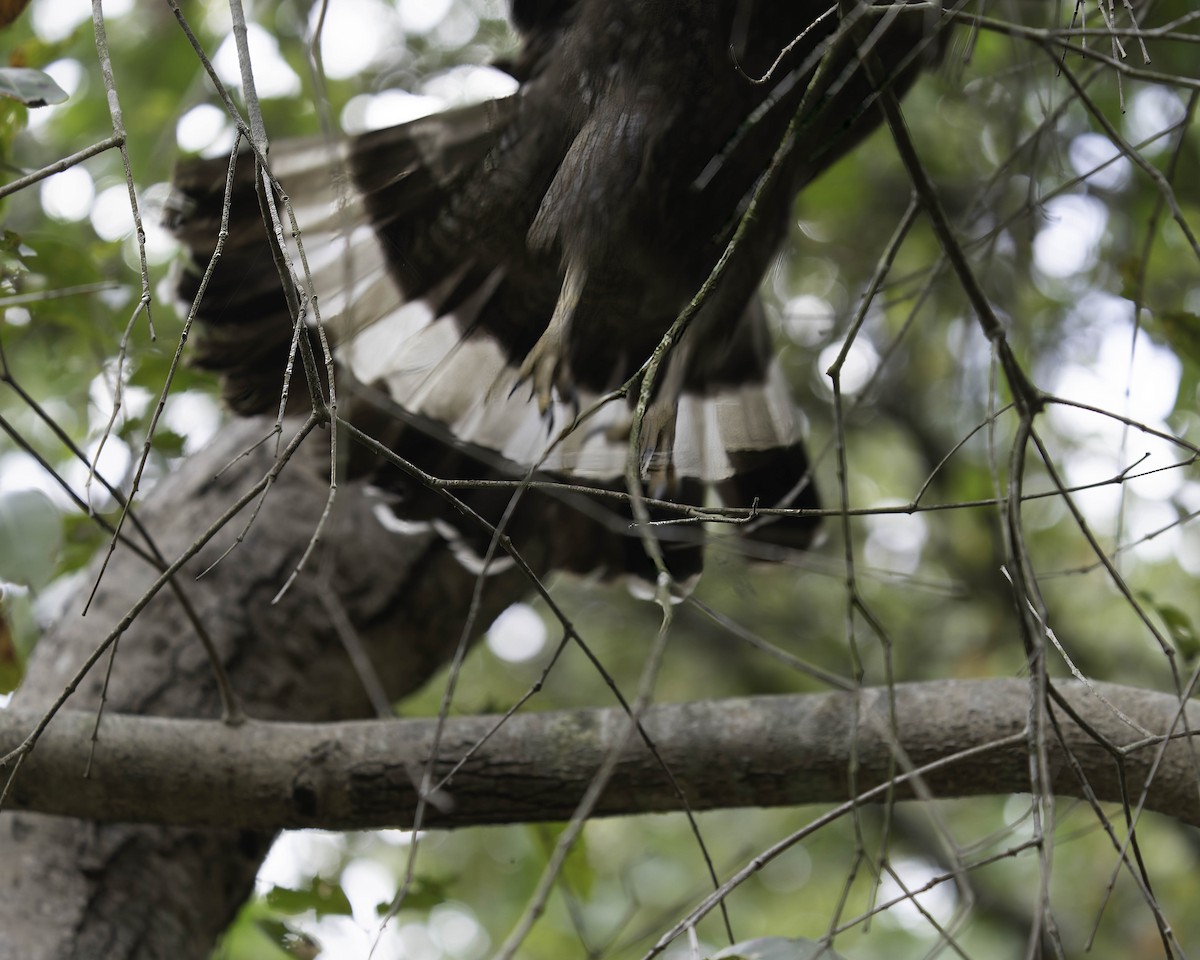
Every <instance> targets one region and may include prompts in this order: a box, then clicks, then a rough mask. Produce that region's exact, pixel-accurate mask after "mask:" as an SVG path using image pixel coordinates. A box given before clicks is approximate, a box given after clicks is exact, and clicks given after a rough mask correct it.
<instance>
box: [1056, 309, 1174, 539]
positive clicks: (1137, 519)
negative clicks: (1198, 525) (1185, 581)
mask: <svg viewBox="0 0 1200 960" xmlns="http://www.w3.org/2000/svg"><path fill="white" fill-rule="evenodd" d="M1123 303H1124V302H1123V301H1118V300H1117V298H1113V297H1105V296H1103V295H1099V294H1097V295H1093V296H1091V297H1088V298H1086V299H1085V301H1084V302H1082V303H1081V304H1080V307H1079V311H1080V312H1081V313H1083V314H1084V315H1086V316H1090V317H1093V318H1094V320H1095V325H1096V327H1097V328H1098V329H1097V331H1096V334H1097V336H1098V337H1099V338H1100V343H1099V348H1098V349H1097V351H1096V356H1095V359H1094V360H1093V361H1092V362H1090V363H1086V364H1085V363H1066V364H1064V365H1063V366H1062V367H1061V368H1059V370H1058V371H1057V373H1056V376H1055V377H1054V379H1053V381H1052V382H1051V383H1050V384H1049V389H1050V391H1051V392H1052V393H1054V394H1055V395H1057V396H1061V397H1063V398H1064V399H1067V400H1075V401H1078V402H1080V403H1086V404H1089V405H1090V406H1094V407H1098V408H1099V409H1101V410H1111V411H1112V412H1113V413H1117V414H1124V415H1127V416H1129V417H1130V418H1132V419H1133V420H1136V421H1138V422H1139V423H1144V424H1145V425H1146V426H1148V427H1150V428H1152V429H1155V430H1160V431H1162V432H1164V433H1168V434H1170V433H1171V432H1172V431H1171V429H1170V427H1168V426H1167V424H1166V423H1165V420H1166V418H1167V416H1168V415H1169V414H1170V413H1171V411H1172V410H1173V408H1174V404H1175V395H1176V392H1177V391H1178V389H1179V379H1180V376H1181V375H1182V365H1181V364H1180V362H1179V359H1178V358H1177V357H1176V356H1175V355H1174V354H1173V353H1172V352H1171V351H1170V350H1168V349H1166V348H1164V347H1160V346H1158V345H1157V344H1155V343H1154V342H1153V341H1152V340H1150V338H1149V337H1148V336H1146V335H1145V334H1144V333H1139V334H1138V336H1137V342H1136V348H1135V350H1134V355H1133V364H1132V367H1131V366H1130V346H1131V343H1132V337H1131V335H1130V328H1129V326H1128V323H1127V322H1126V323H1119V322H1118V323H1112V322H1108V323H1106V322H1105V319H1106V316H1107V317H1111V316H1114V315H1115V314H1116V310H1115V309H1114V308H1116V307H1119V305H1120V304H1123ZM1120 309H1121V311H1122V312H1127V311H1128V305H1127V304H1125V305H1124V306H1123V307H1121V308H1120ZM1126 385H1128V386H1129V397H1128V398H1126V396H1125V390H1126ZM1048 413H1049V417H1050V422H1051V423H1052V424H1053V426H1054V428H1055V430H1056V431H1057V432H1058V433H1059V435H1060V436H1063V437H1068V438H1071V440H1072V441H1073V442H1074V443H1075V444H1077V446H1078V449H1076V450H1073V451H1071V452H1069V453H1067V454H1065V455H1064V456H1062V457H1061V462H1060V467H1061V468H1062V469H1063V471H1064V474H1065V479H1066V482H1067V483H1068V484H1070V485H1071V486H1079V485H1084V484H1091V483H1097V482H1100V481H1104V480H1108V479H1111V478H1113V477H1115V476H1116V475H1117V474H1119V473H1121V472H1122V471H1124V470H1126V469H1128V468H1129V467H1130V466H1131V465H1132V464H1134V463H1135V462H1137V461H1138V460H1140V459H1141V458H1142V457H1143V456H1144V457H1145V459H1144V460H1142V461H1141V463H1138V465H1137V466H1136V467H1135V468H1134V469H1133V470H1132V471H1131V472H1132V473H1134V474H1138V473H1146V472H1147V471H1157V472H1153V473H1147V475H1146V476H1144V477H1135V478H1133V479H1130V480H1128V481H1127V483H1126V489H1127V491H1128V492H1130V493H1133V494H1135V497H1134V498H1133V499H1129V498H1126V500H1125V502H1124V506H1125V508H1126V513H1125V528H1126V532H1127V539H1128V538H1129V537H1136V536H1141V535H1144V534H1146V533H1149V532H1150V531H1151V530H1153V529H1156V528H1158V527H1160V526H1165V525H1166V524H1167V523H1168V522H1169V518H1166V519H1164V517H1165V514H1162V510H1168V508H1167V507H1166V506H1165V502H1166V501H1168V500H1169V499H1170V498H1172V497H1174V496H1177V495H1178V494H1179V493H1180V492H1181V491H1182V490H1183V488H1184V484H1185V483H1186V482H1187V477H1186V475H1185V472H1184V471H1183V470H1177V469H1165V470H1163V469H1158V468H1162V467H1169V466H1171V465H1172V464H1174V463H1177V462H1179V461H1181V460H1183V459H1184V451H1183V450H1181V449H1180V448H1179V447H1176V446H1175V445H1174V444H1172V443H1170V442H1169V441H1166V440H1162V439H1160V438H1158V437H1155V436H1152V435H1150V434H1147V433H1145V432H1143V431H1141V430H1138V429H1136V428H1132V427H1131V428H1126V427H1125V425H1124V424H1123V423H1122V422H1121V421H1118V420H1116V419H1114V418H1112V417H1106V416H1102V415H1100V414H1096V413H1091V412H1089V411H1086V410H1080V409H1078V408H1075V407H1066V406H1062V405H1061V404H1052V405H1051V406H1050V407H1049V411H1048ZM1076 499H1077V502H1078V503H1079V505H1080V508H1081V509H1082V510H1083V511H1084V514H1085V516H1086V517H1087V519H1088V521H1089V523H1091V524H1093V525H1094V526H1096V527H1097V528H1099V529H1100V530H1102V531H1104V532H1107V531H1109V530H1111V529H1112V528H1113V524H1114V523H1115V521H1116V516H1117V511H1118V509H1120V507H1121V505H1122V499H1121V489H1120V487H1118V485H1117V484H1115V483H1114V484H1111V485H1109V486H1105V487H1101V488H1098V489H1096V490H1090V491H1087V492H1086V493H1079V494H1077V495H1076ZM1168 512H1169V510H1168ZM1172 542H1173V541H1172V539H1171V538H1170V537H1167V536H1163V537H1158V538H1156V540H1155V541H1154V544H1153V546H1152V547H1150V546H1147V547H1145V548H1139V553H1138V555H1139V557H1143V558H1146V557H1148V556H1149V555H1150V554H1151V553H1156V551H1158V550H1160V549H1161V550H1166V549H1170V548H1171V543H1172Z"/></svg>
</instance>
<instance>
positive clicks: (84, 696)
mask: <svg viewBox="0 0 1200 960" xmlns="http://www.w3.org/2000/svg"><path fill="white" fill-rule="evenodd" d="M270 432H271V425H270V424H269V423H267V422H265V421H255V420H250V421H240V422H237V423H234V424H231V425H229V426H228V427H227V428H226V429H225V430H224V431H222V434H221V436H220V438H219V440H218V441H217V443H215V444H214V445H213V446H212V447H211V448H210V449H208V450H207V451H205V452H203V453H201V454H199V455H197V456H196V457H193V458H191V459H189V460H188V461H187V462H186V463H185V464H184V465H183V466H182V467H181V469H180V470H178V471H177V472H175V473H173V474H172V475H171V477H170V478H169V479H167V480H165V481H163V482H162V483H160V484H159V486H158V487H157V489H156V490H155V491H154V493H153V494H152V495H151V496H150V497H149V498H148V499H147V500H146V501H145V502H144V503H141V504H139V505H138V507H137V509H138V510H139V514H140V516H141V519H142V520H143V521H144V522H145V524H146V526H147V527H148V528H149V529H150V530H152V531H153V533H154V536H155V537H156V538H157V540H158V544H159V547H160V548H161V550H162V552H163V554H164V555H165V556H167V557H168V558H172V557H175V556H178V555H179V554H180V552H181V551H182V550H183V549H184V548H186V547H187V546H188V545H189V544H191V543H192V542H193V540H194V539H195V538H196V536H197V534H198V533H199V532H201V531H203V530H205V529H206V528H207V527H208V525H209V524H210V523H211V522H212V521H213V519H214V517H217V516H220V514H221V513H222V512H223V511H224V510H225V509H226V508H227V507H228V506H229V504H230V503H232V502H233V501H234V500H235V499H236V498H237V497H238V496H239V495H241V494H242V493H243V492H244V491H246V490H247V489H249V488H250V487H251V486H252V485H253V484H254V483H256V482H257V481H259V480H260V479H261V478H262V477H263V476H264V475H265V473H266V471H267V470H269V469H270V468H271V466H272V464H273V457H272V451H273V447H274V444H270V443H268V444H262V445H260V446H258V447H256V448H255V449H254V450H253V451H252V452H251V453H250V454H249V455H248V456H245V457H240V458H239V454H240V453H242V452H243V451H244V450H246V449H247V448H249V447H251V446H252V445H253V444H254V443H255V442H256V441H258V440H260V439H261V438H263V437H264V436H270ZM318 436H319V434H318ZM314 439H315V438H314ZM308 443H309V444H310V445H313V446H314V449H312V450H311V451H308V455H307V459H306V457H305V451H304V450H302V451H301V457H300V459H298V460H297V461H295V462H292V463H289V464H288V466H287V468H286V469H284V470H283V472H282V473H281V474H280V475H279V476H278V477H277V478H276V479H275V481H274V482H273V484H272V485H271V487H270V490H269V495H268V496H267V498H266V500H265V501H264V503H263V506H262V510H261V512H260V513H259V514H258V517H257V519H256V520H255V522H254V526H253V528H252V529H251V530H250V531H249V533H248V535H247V537H246V539H245V540H244V541H243V542H242V543H240V544H239V545H238V546H237V547H236V548H235V549H234V550H232V552H230V553H229V555H228V556H226V557H225V558H224V559H222V560H221V561H220V563H218V564H217V565H216V566H215V567H213V569H212V570H211V571H210V572H208V573H205V575H204V576H203V577H202V578H200V579H199V580H197V579H195V578H196V576H197V574H199V573H200V571H202V570H205V569H206V568H207V567H209V566H210V565H212V564H213V562H214V561H216V560H217V559H218V558H219V557H221V555H222V553H223V552H224V551H225V549H226V547H227V546H228V545H229V544H230V543H231V542H232V541H233V540H234V539H235V536H236V535H237V534H238V533H240V532H241V529H242V527H243V525H244V523H245V520H244V519H243V517H239V518H238V519H236V520H235V521H234V524H233V525H232V527H233V528H232V529H229V530H227V531H226V533H225V534H224V535H222V536H218V537H217V538H215V539H214V540H213V541H212V542H211V543H209V544H207V545H206V546H205V547H204V548H203V549H202V550H201V552H200V553H199V554H198V555H197V557H196V558H195V559H194V561H193V562H192V563H190V564H189V566H188V567H187V568H185V571H184V575H183V576H181V577H180V578H179V579H180V583H181V585H182V587H183V589H184V590H185V591H186V592H187V595H188V597H189V598H190V600H191V602H192V604H193V606H194V607H195V609H196V610H197V611H198V613H199V616H200V617H201V618H202V619H203V621H204V623H205V625H206V627H207V628H208V630H209V632H210V634H211V636H212V638H213V641H214V645H215V648H216V650H217V653H218V656H219V657H220V658H221V661H222V663H223V664H224V667H225V670H226V672H227V673H228V675H229V677H230V679H231V681H232V684H233V686H234V688H235V690H236V693H237V696H238V697H239V698H240V701H241V704H242V707H243V708H244V710H245V712H246V714H247V715H248V716H250V717H254V718H260V719H271V720H296V721H301V720H302V721H306V722H325V721H333V720H348V719H351V718H364V717H369V716H372V715H373V708H372V705H371V702H370V699H369V697H368V695H367V693H366V692H365V689H364V685H363V683H362V682H361V680H360V678H359V677H358V675H357V674H356V672H355V668H354V665H353V663H352V659H351V657H350V656H349V655H348V654H347V652H346V649H345V647H344V646H343V639H342V638H341V637H339V624H338V623H337V622H335V620H340V621H341V626H345V624H349V625H350V626H351V627H352V628H353V630H354V631H355V633H356V634H357V643H358V645H359V646H360V647H361V654H362V655H361V656H359V657H358V659H359V660H360V661H361V660H362V659H364V658H367V659H369V660H370V661H371V664H372V666H373V669H374V671H375V673H376V674H377V679H378V683H379V685H380V686H381V688H382V689H383V691H384V693H385V694H386V696H388V697H390V698H393V699H398V698H400V697H402V696H404V695H405V694H406V693H409V692H411V691H413V690H415V689H416V688H418V687H419V686H421V685H422V684H423V683H424V682H425V681H426V680H427V679H428V678H429V677H430V675H431V674H432V673H433V672H434V671H435V670H437V669H438V668H439V666H440V665H441V664H442V663H444V662H445V661H446V660H447V659H448V658H449V657H450V656H451V655H452V654H453V652H454V650H455V648H456V647H457V645H458V643H459V638H460V637H461V635H462V629H463V621H464V617H465V611H467V609H468V608H469V606H470V602H471V595H472V591H473V590H474V587H475V578H474V577H473V576H471V575H470V574H468V573H467V572H465V571H464V570H463V569H462V568H461V566H459V564H458V563H457V562H456V561H455V560H454V558H453V557H452V556H450V554H449V551H446V550H444V549H442V547H441V544H440V541H438V540H437V538H434V537H430V536H413V537H401V536H397V535H395V534H392V533H388V532H387V531H385V530H384V529H383V528H382V527H381V526H380V524H379V523H378V522H376V521H375V519H374V517H373V516H372V513H371V505H370V503H369V502H368V501H367V500H366V499H365V498H364V497H362V496H358V495H356V494H355V492H354V490H353V487H352V485H351V486H349V487H347V489H346V491H345V493H346V495H345V496H342V497H339V499H338V509H337V510H336V511H335V514H334V516H333V517H332V518H331V521H330V523H329V525H328V526H327V527H326V529H325V532H324V533H323V535H322V540H321V543H320V544H319V545H318V549H317V553H316V555H315V556H314V557H313V562H311V563H310V564H308V566H307V567H306V569H305V571H304V572H302V573H301V575H300V577H299V578H298V579H297V581H296V582H295V583H294V584H293V586H292V589H291V590H289V591H288V592H287V593H286V594H285V595H284V597H283V598H282V599H281V600H280V601H279V602H278V603H274V604H273V603H272V602H271V601H272V598H273V597H274V595H275V594H276V592H277V591H278V590H279V587H280V585H281V584H282V583H283V582H284V580H285V579H286V578H287V577H288V575H289V574H290V573H291V572H292V571H293V570H294V569H295V566H296V563H297V561H298V560H299V558H300V556H301V555H302V554H303V552H304V550H305V548H306V547H307V545H308V542H309V539H310V537H311V535H312V532H313V529H314V526H315V524H316V522H317V519H318V518H319V517H320V516H321V513H322V510H323V509H324V507H325V501H326V495H327V492H328V473H327V470H328V459H327V450H322V449H321V444H320V443H315V444H313V443H312V440H310V441H308ZM231 461H235V462H234V463H233V466H232V467H230V468H229V469H223V468H225V467H226V466H227V465H228V464H230V462H231ZM527 558H528V559H529V560H530V561H531V562H532V563H533V564H535V566H536V565H537V564H538V558H537V557H527ZM156 575H157V571H155V570H154V569H153V568H152V567H150V566H149V565H147V564H146V563H145V562H144V560H142V559H140V558H138V557H137V556H136V555H135V554H134V553H133V552H132V551H128V550H120V551H118V552H117V553H116V554H115V555H114V557H113V560H112V563H111V564H110V566H109V569H108V571H107V573H106V575H105V577H104V580H103V581H102V583H101V585H100V589H99V590H98V591H97V594H96V600H95V603H94V604H93V607H92V609H91V611H90V612H89V614H88V616H87V617H86V619H83V618H80V617H79V616H78V603H76V605H75V607H73V608H72V611H71V614H69V615H67V616H65V617H64V618H63V619H62V621H61V623H59V624H58V626H57V627H56V628H55V629H54V630H53V631H52V633H51V634H50V635H48V636H46V637H45V638H43V639H42V641H41V642H40V643H39V644H38V647H37V649H36V650H35V653H34V657H33V660H32V661H31V663H30V665H29V669H28V672H27V674H26V677H25V681H24V683H23V685H22V686H21V688H20V690H19V691H18V692H17V697H16V698H15V700H14V701H13V708H14V709H15V710H20V711H22V714H23V716H24V718H25V720H26V721H28V720H29V719H30V718H32V717H33V716H35V715H37V714H38V713H39V712H40V711H41V710H43V709H44V708H45V706H46V705H47V704H48V703H51V702H53V700H54V698H55V697H57V696H58V694H59V693H60V692H61V691H62V690H63V688H64V685H65V684H66V683H67V682H68V680H69V679H70V678H71V677H72V676H73V675H74V673H75V672H76V670H77V669H78V667H79V665H80V664H81V663H83V662H84V661H85V659H86V658H87V657H88V656H89V655H90V654H91V652H92V651H93V649H94V648H95V645H96V643H97V642H98V640H99V639H100V638H101V637H103V636H104V635H105V634H106V633H107V632H108V631H109V630H110V629H111V628H112V626H113V625H114V624H117V623H119V622H120V621H121V618H122V617H124V616H125V614H126V612H127V611H128V610H129V609H130V608H131V607H132V606H133V604H134V603H135V602H136V601H137V600H138V599H139V598H140V596H141V595H142V593H143V591H144V590H145V588H146V586H147V585H148V584H149V583H152V582H153V581H154V579H155V577H156ZM93 576H94V572H93ZM486 586H487V590H486V591H485V595H484V598H483V603H482V607H481V610H480V613H479V618H478V623H477V624H476V626H477V628H482V627H485V626H486V625H487V624H488V623H489V622H490V621H491V619H492V618H493V617H494V616H495V615H496V613H498V612H499V611H500V610H501V609H503V607H504V606H506V605H507V604H508V603H511V602H512V601H513V600H515V599H517V598H519V597H520V596H523V595H524V594H525V593H526V592H527V591H528V585H527V583H526V581H525V580H524V578H523V577H522V576H520V575H517V574H513V575H503V576H498V577H492V578H490V579H489V581H488V583H487V585H486ZM330 603H334V604H336V606H337V607H338V608H339V610H340V614H342V615H343V616H339V617H336V618H334V617H331V615H330ZM72 614H73V615H72ZM104 680H105V678H104V669H103V667H102V666H101V667H98V668H97V669H95V670H93V671H92V672H91V673H90V674H89V675H88V676H87V678H86V679H85V680H84V682H82V683H81V684H80V685H79V687H78V688H77V689H76V690H75V692H74V694H73V695H72V697H71V700H70V701H69V704H68V705H69V706H70V707H72V708H74V709H77V710H79V711H80V712H81V713H83V714H87V715H89V716H90V717H91V718H92V720H93V721H94V718H95V715H96V709H97V707H98V705H99V704H100V702H101V690H102V687H103V684H104ZM105 704H106V707H105V709H106V710H108V711H113V713H114V715H113V716H112V717H110V716H108V715H106V716H105V719H104V721H103V722H102V725H101V732H100V743H103V744H105V745H107V744H108V743H109V742H110V741H109V739H108V733H109V732H110V731H111V732H112V733H113V740H112V741H111V742H112V744H114V745H115V744H116V743H117V742H118V741H119V739H120V737H119V736H118V735H117V730H118V729H120V728H121V726H122V724H123V723H128V722H131V721H130V720H129V718H128V717H124V718H118V717H116V716H115V713H116V712H118V711H119V712H121V713H123V714H126V715H131V714H143V715H148V716H149V715H152V716H158V717H203V718H210V719H212V720H214V721H215V719H216V718H217V717H218V716H219V715H220V710H221V705H220V700H219V697H218V696H217V691H216V686H215V684H214V683H213V679H212V671H211V666H210V664H209V661H208V658H207V656H206V654H205V652H204V650H203V648H202V646H201V644H200V642H199V641H198V639H197V638H196V634H195V632H194V630H193V629H192V627H191V626H190V623H189V621H188V619H187V617H186V616H185V614H184V612H183V610H182V609H181V608H180V606H179V604H178V603H177V602H175V601H174V600H173V599H172V597H171V596H170V595H169V594H168V593H167V592H166V591H164V592H162V593H161V594H160V595H159V596H157V597H156V598H155V599H154V600H153V601H152V602H151V603H150V605H149V606H147V607H146V609H145V610H144V611H143V612H142V613H141V615H139V616H138V617H137V619H136V620H135V621H134V622H133V623H132V625H131V626H130V627H129V629H128V630H127V631H126V632H125V633H124V634H123V635H122V636H121V638H120V643H119V649H118V650H117V654H116V658H115V661H114V663H113V669H112V673H111V677H110V678H109V681H108V683H107V692H106V694H105ZM76 719H77V718H76ZM110 719H111V720H112V721H113V722H112V723H111V724H110V723H109V720H110ZM60 721H61V723H60ZM29 729H30V726H29V724H28V722H26V723H24V724H23V725H22V733H23V734H24V733H27V732H28V731H29ZM68 729H72V730H74V731H75V732H76V733H77V734H78V735H79V737H80V739H79V741H78V745H79V746H80V747H81V748H82V750H83V753H82V754H76V755H75V757H79V758H85V757H86V755H87V752H88V750H89V740H90V737H91V726H90V723H89V724H84V725H83V726H77V725H75V723H74V721H73V720H72V718H71V717H70V716H63V717H60V718H59V719H57V720H55V721H54V722H53V723H52V724H51V725H50V727H49V731H50V733H49V734H48V735H49V737H50V740H48V741H47V743H46V744H44V745H42V744H40V745H39V746H38V747H37V748H36V749H35V750H34V752H33V753H32V754H31V755H30V761H32V758H33V757H37V756H39V754H42V756H43V757H47V758H48V757H49V755H50V751H49V750H47V751H46V752H45V753H44V754H43V753H42V746H47V747H48V746H49V744H50V743H51V742H52V741H56V740H57V738H58V737H59V736H61V735H62V734H63V733H65V732H66V731H67V730H68ZM249 729H250V730H252V729H254V727H253V725H251V727H250V728H249ZM226 732H229V730H227V731H226ZM100 743H97V747H99V746H100ZM14 745H15V744H14ZM177 748H178V749H179V751H180V754H181V755H182V756H181V757H180V758H177V759H184V760H185V761H186V760H187V759H188V758H190V757H191V756H192V748H191V746H190V745H189V744H183V745H181V746H180V745H178V744H177ZM96 759H97V760H99V754H97V755H96ZM38 762H39V763H42V762H43V761H42V760H39V761H38ZM70 765H71V768H72V769H71V773H70V775H69V776H68V777H67V778H66V779H65V780H58V781H57V783H58V786H57V788H56V790H59V791H66V792H74V791H76V790H78V789H80V787H81V786H83V785H84V784H85V783H87V781H83V780H79V779H77V777H79V776H80V775H81V774H82V771H83V769H84V761H83V759H80V760H79V762H78V763H76V760H75V758H72V760H71V761H70ZM105 765H106V766H107V762H106V763H105ZM94 772H95V774H96V775H97V776H98V777H104V776H107V774H101V773H100V770H99V767H98V766H97V767H95V768H94ZM31 773H32V774H33V775H32V776H30V774H31ZM3 775H4V776H7V771H5V772H4V773H3ZM41 775H42V774H41V773H40V772H38V771H37V770H36V768H35V767H33V766H31V767H29V768H28V769H22V770H21V771H20V773H19V776H18V780H17V781H16V782H17V783H19V784H20V785H21V786H20V789H21V790H22V791H24V790H27V789H31V788H35V787H36V781H37V780H38V779H40V777H41ZM96 782H97V783H98V782H99V781H96ZM37 789H40V788H37ZM83 789H84V790H88V789H89V788H88V787H86V786H83ZM216 802H217V806H216V807H214V808H213V813H214V816H213V817H212V818H210V819H209V820H208V821H207V822H208V823H210V824H211V823H216V824H220V819H221V818H220V817H219V816H216V812H217V811H218V810H219V809H220V806H221V804H222V803H223V802H224V801H223V800H221V799H218V800H217V801H216ZM273 836H274V830H273V829H269V828H268V829H239V828H237V827H236V826H231V825H224V826H217V827H205V826H190V827H174V826H160V825H150V824H140V825H139V824H129V823H119V822H106V823H97V822H95V821H92V820H88V819H72V818H67V817H51V816H44V815H42V814H38V813H32V812H19V811H13V810H9V811H6V812H0V931H2V933H0V960H9V958H10V957H11V958H13V960H16V958H20V960H52V958H54V960H59V958H67V957H104V958H106V960H127V958H134V957H138V958H150V957H155V958H157V957H170V958H172V960H191V958H196V960H199V958H202V957H206V956H208V953H209V951H210V950H211V947H212V944H213V941H214V939H215V938H216V937H217V936H218V935H219V934H220V932H221V931H222V930H224V929H225V927H226V926H227V925H228V923H229V921H230V919H232V917H233V914H234V912H235V911H236V910H237V908H238V907H239V906H240V905H241V903H242V902H243V901H244V900H245V898H246V897H247V896H248V895H249V893H250V891H251V889H252V886H253V881H254V875H255V873H256V872H257V871H258V867H259V863H260V862H261V860H262V857H263V856H264V855H265V854H266V851H267V849H268V848H269V845H270V842H271V840H272V838H273Z"/></svg>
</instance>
